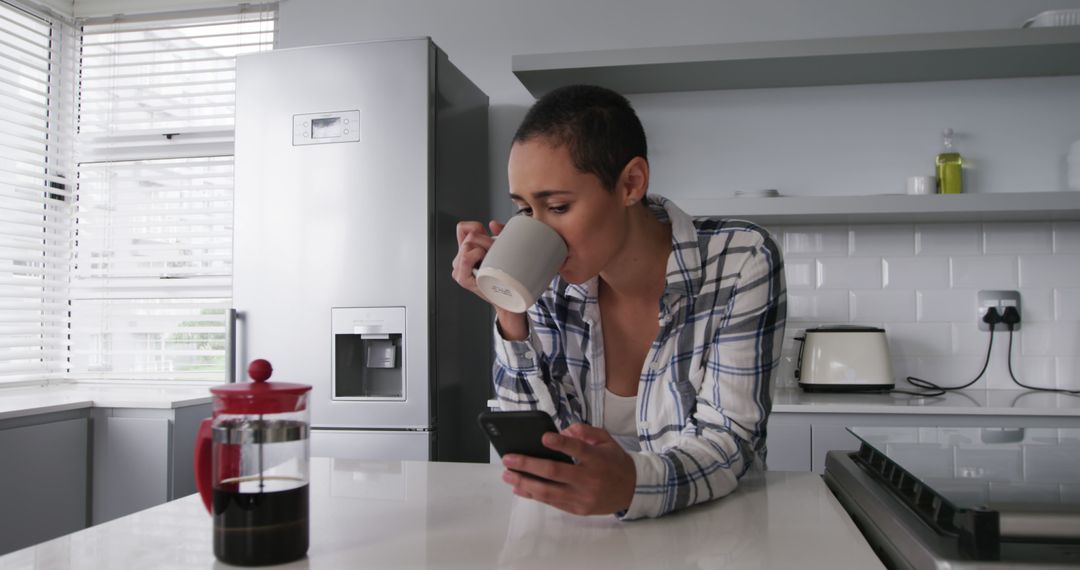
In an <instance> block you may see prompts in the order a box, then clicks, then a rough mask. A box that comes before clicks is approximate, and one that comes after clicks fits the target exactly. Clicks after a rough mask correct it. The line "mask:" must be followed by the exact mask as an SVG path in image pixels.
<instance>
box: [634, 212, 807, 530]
mask: <svg viewBox="0 0 1080 570" xmlns="http://www.w3.org/2000/svg"><path fill="white" fill-rule="evenodd" d="M761 235H762V236H764V240H760V241H759V244H758V245H757V247H754V248H753V249H752V250H751V252H750V255H749V256H748V259H747V260H746V261H745V262H743V264H742V267H741V269H740V270H739V272H738V276H737V279H736V282H735V285H734V287H735V288H734V292H733V295H732V296H731V298H730V300H728V301H727V303H728V305H729V306H728V307H727V310H724V311H714V312H713V319H714V326H713V327H712V336H711V339H709V341H708V346H707V347H706V354H705V357H704V367H705V371H704V378H703V380H702V383H701V387H700V389H699V390H698V394H697V400H696V405H695V411H694V412H693V414H692V417H691V420H690V421H689V422H687V424H686V426H685V428H684V429H683V430H682V432H681V433H680V436H679V439H678V443H677V444H676V445H674V446H670V447H669V448H667V449H664V450H661V451H659V452H655V451H653V452H649V451H642V452H637V453H632V454H631V456H632V457H633V460H634V466H635V469H636V472H637V483H636V488H635V491H634V498H633V501H632V502H631V504H630V507H629V508H628V509H627V510H626V511H625V512H623V513H617V516H619V517H620V518H622V519H636V518H642V517H658V516H661V515H664V514H666V513H669V512H672V511H675V510H679V509H682V508H685V507H687V506H690V505H694V504H697V503H702V502H706V501H709V500H712V499H716V498H718V497H722V496H724V495H727V494H728V493H731V492H732V491H734V490H735V488H736V486H737V485H738V480H739V478H740V477H742V476H743V475H744V474H745V473H746V472H747V471H748V470H749V469H750V467H751V466H752V465H753V464H754V459H755V457H756V456H758V455H759V454H764V451H765V426H766V422H767V421H768V417H769V412H770V410H771V409H772V400H771V395H770V389H771V383H772V378H773V375H774V373H775V370H776V366H777V364H778V362H779V359H780V349H781V346H782V343H783V338H784V325H785V318H786V314H787V304H786V292H785V284H784V268H783V260H782V257H781V254H780V251H779V249H778V248H777V247H776V244H775V242H774V241H773V240H772V239H771V238H769V237H768V235H767V234H764V233H763V234H761Z"/></svg>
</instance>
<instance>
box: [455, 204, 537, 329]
mask: <svg viewBox="0 0 1080 570" xmlns="http://www.w3.org/2000/svg"><path fill="white" fill-rule="evenodd" d="M505 226H506V224H500V223H499V222H496V221H495V220H491V221H490V222H488V228H490V229H491V235H488V233H487V232H486V231H484V225H483V224H482V223H480V222H474V221H469V222H458V225H457V243H458V252H457V255H456V256H454V263H453V272H452V273H451V275H452V276H453V277H454V281H457V284H458V285H461V286H462V287H464V288H465V289H468V290H469V291H472V292H473V293H475V294H476V296H478V297H480V298H481V299H483V300H484V302H486V303H491V301H488V300H487V298H486V297H484V296H483V295H482V294H481V293H480V289H479V288H478V287H477V286H476V276H475V275H473V271H474V270H475V269H476V268H477V267H479V266H480V262H481V261H483V260H484V256H486V255H487V252H488V250H489V249H491V244H493V243H495V238H494V237H493V236H497V235H499V233H500V232H502V230H503V228H504V227H505ZM492 306H494V305H492ZM495 315H496V317H497V318H498V320H499V332H500V333H501V334H502V336H503V338H505V339H506V340H523V339H525V338H527V337H528V336H529V324H528V320H527V319H526V318H525V315H524V314H520V313H511V312H509V311H506V310H504V309H500V308H499V307H495Z"/></svg>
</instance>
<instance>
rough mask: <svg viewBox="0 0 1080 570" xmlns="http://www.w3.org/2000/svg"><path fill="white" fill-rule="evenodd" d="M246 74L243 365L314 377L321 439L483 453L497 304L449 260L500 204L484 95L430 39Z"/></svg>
mask: <svg viewBox="0 0 1080 570" xmlns="http://www.w3.org/2000/svg"><path fill="white" fill-rule="evenodd" d="M236 73H237V89H236V194H235V204H234V209H235V212H236V214H235V220H234V221H235V226H234V243H233V248H234V251H233V260H234V262H233V263H234V265H233V304H234V305H235V314H236V316H237V320H236V323H235V334H233V335H231V337H232V339H233V341H232V343H231V346H232V347H233V350H234V354H233V355H232V356H231V357H230V362H233V363H236V364H237V365H238V371H237V372H236V373H235V375H236V376H237V380H238V381H242V380H246V378H245V376H246V375H245V374H244V373H243V370H244V368H243V364H244V363H246V362H249V361H250V360H252V359H254V358H266V359H267V360H269V361H270V362H271V363H272V364H273V366H274V374H273V378H272V379H273V380H281V381H288V382H302V383H307V384H311V385H312V386H313V390H312V393H311V394H312V395H311V403H310V408H311V419H312V429H313V431H312V453H313V454H315V455H332V456H336V457H352V458H362V459H437V460H450V461H487V459H488V449H487V444H486V441H485V440H484V437H483V434H482V433H481V432H480V430H479V428H478V427H477V425H476V419H475V418H476V415H477V414H478V413H479V412H480V411H481V410H483V409H484V403H485V401H486V399H487V396H488V394H489V392H490V389H489V384H490V380H489V378H490V369H491V366H490V365H491V342H490V339H491V320H490V312H489V311H488V310H487V309H486V306H485V305H484V304H483V303H482V302H481V301H480V300H479V299H476V298H474V297H473V295H471V294H469V293H468V292H466V291H464V290H463V289H461V288H460V287H458V286H457V285H456V284H455V283H454V282H453V280H452V279H451V277H450V266H451V261H452V259H453V257H454V254H455V253H456V249H457V247H456V239H455V234H454V227H455V224H456V222H457V221H458V220H459V219H463V218H465V219H479V220H485V219H487V218H488V215H489V200H488V177H487V148H488V145H487V120H488V119H487V114H488V99H487V96H486V95H484V93H483V92H481V91H480V89H478V88H477V87H476V86H475V85H474V84H473V83H472V82H471V81H469V79H468V78H466V77H465V76H464V75H463V74H462V73H461V72H460V71H459V70H458V69H457V68H456V67H454V65H453V64H452V63H450V61H449V59H448V58H447V56H446V54H445V53H443V52H442V50H440V49H439V48H438V47H437V46H436V45H435V44H434V43H432V42H431V40H430V39H428V38H417V39H406V40H391V41H373V42H362V43H352V44H338V45H327V46H314V47H305V48H296V49H285V50H275V51H271V52H265V53H260V54H252V55H245V56H241V57H239V58H238V60H237V71H236Z"/></svg>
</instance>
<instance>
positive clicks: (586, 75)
mask: <svg viewBox="0 0 1080 570" xmlns="http://www.w3.org/2000/svg"><path fill="white" fill-rule="evenodd" d="M511 65H512V68H513V71H514V75H516V76H517V78H518V79H519V80H520V81H521V83H522V84H523V85H524V86H525V88H526V89H528V90H529V92H530V93H532V94H533V95H534V96H537V97H539V96H541V95H543V94H544V93H547V92H548V91H550V90H552V89H554V88H556V87H560V86H563V85H571V84H575V83H591V84H594V85H601V86H604V87H609V88H611V89H614V90H616V91H619V92H620V93H624V94H632V93H663V92H671V91H697V90H719V89H762V88H771V87H810V86H818V85H855V84H863V83H897V82H913V81H944V80H957V79H993V78H1010V77H1040V76H1054V75H1076V74H1080V28H1078V27H1057V28H1029V29H1011V30H979V31H961V32H937V33H923V34H898V35H887V36H867V37H844V38H816V39H806V40H784V41H771V42H746V43H734V44H712V45H693V46H663V47H649V48H631V49H616V50H598V51H581V52H570V53H549V54H522V55H515V56H513V58H512V62H511Z"/></svg>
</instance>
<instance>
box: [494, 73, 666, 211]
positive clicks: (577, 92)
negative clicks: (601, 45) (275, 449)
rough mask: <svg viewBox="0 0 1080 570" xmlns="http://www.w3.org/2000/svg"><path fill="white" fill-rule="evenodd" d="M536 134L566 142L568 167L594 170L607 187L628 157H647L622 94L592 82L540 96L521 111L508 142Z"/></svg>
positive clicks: (640, 130)
mask: <svg viewBox="0 0 1080 570" xmlns="http://www.w3.org/2000/svg"><path fill="white" fill-rule="evenodd" d="M537 137H543V138H545V139H548V140H549V141H550V142H551V143H552V144H554V145H556V146H560V145H566V146H567V148H568V149H569V151H570V158H571V160H573V161H574V167H575V168H577V169H578V170H580V171H582V172H588V173H590V174H595V175H596V176H597V178H599V179H600V182H601V183H602V184H603V185H604V188H606V189H607V190H609V191H614V190H615V184H616V183H617V182H618V180H619V175H620V174H621V173H622V170H623V168H625V167H626V164H627V163H628V162H630V160H631V159H633V158H634V157H637V156H640V157H641V158H643V159H645V160H648V159H649V157H648V147H647V144H646V142H645V129H644V128H642V126H641V121H640V120H638V116H637V113H635V112H634V108H633V107H631V106H630V102H629V101H627V100H626V97H623V96H622V95H620V94H618V93H616V92H614V91H612V90H611V89H607V88H604V87H597V86H595V85H567V86H565V87H559V88H558V89H555V90H554V91H551V92H549V93H547V94H546V95H544V96H543V97H541V98H540V99H539V100H538V101H537V102H536V103H534V104H533V106H532V107H531V108H530V109H529V112H528V113H526V114H525V118H524V119H523V120H522V121H521V125H520V126H518V129H517V132H516V133H514V142H515V143H517V142H526V141H529V140H532V139H535V138H537Z"/></svg>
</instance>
